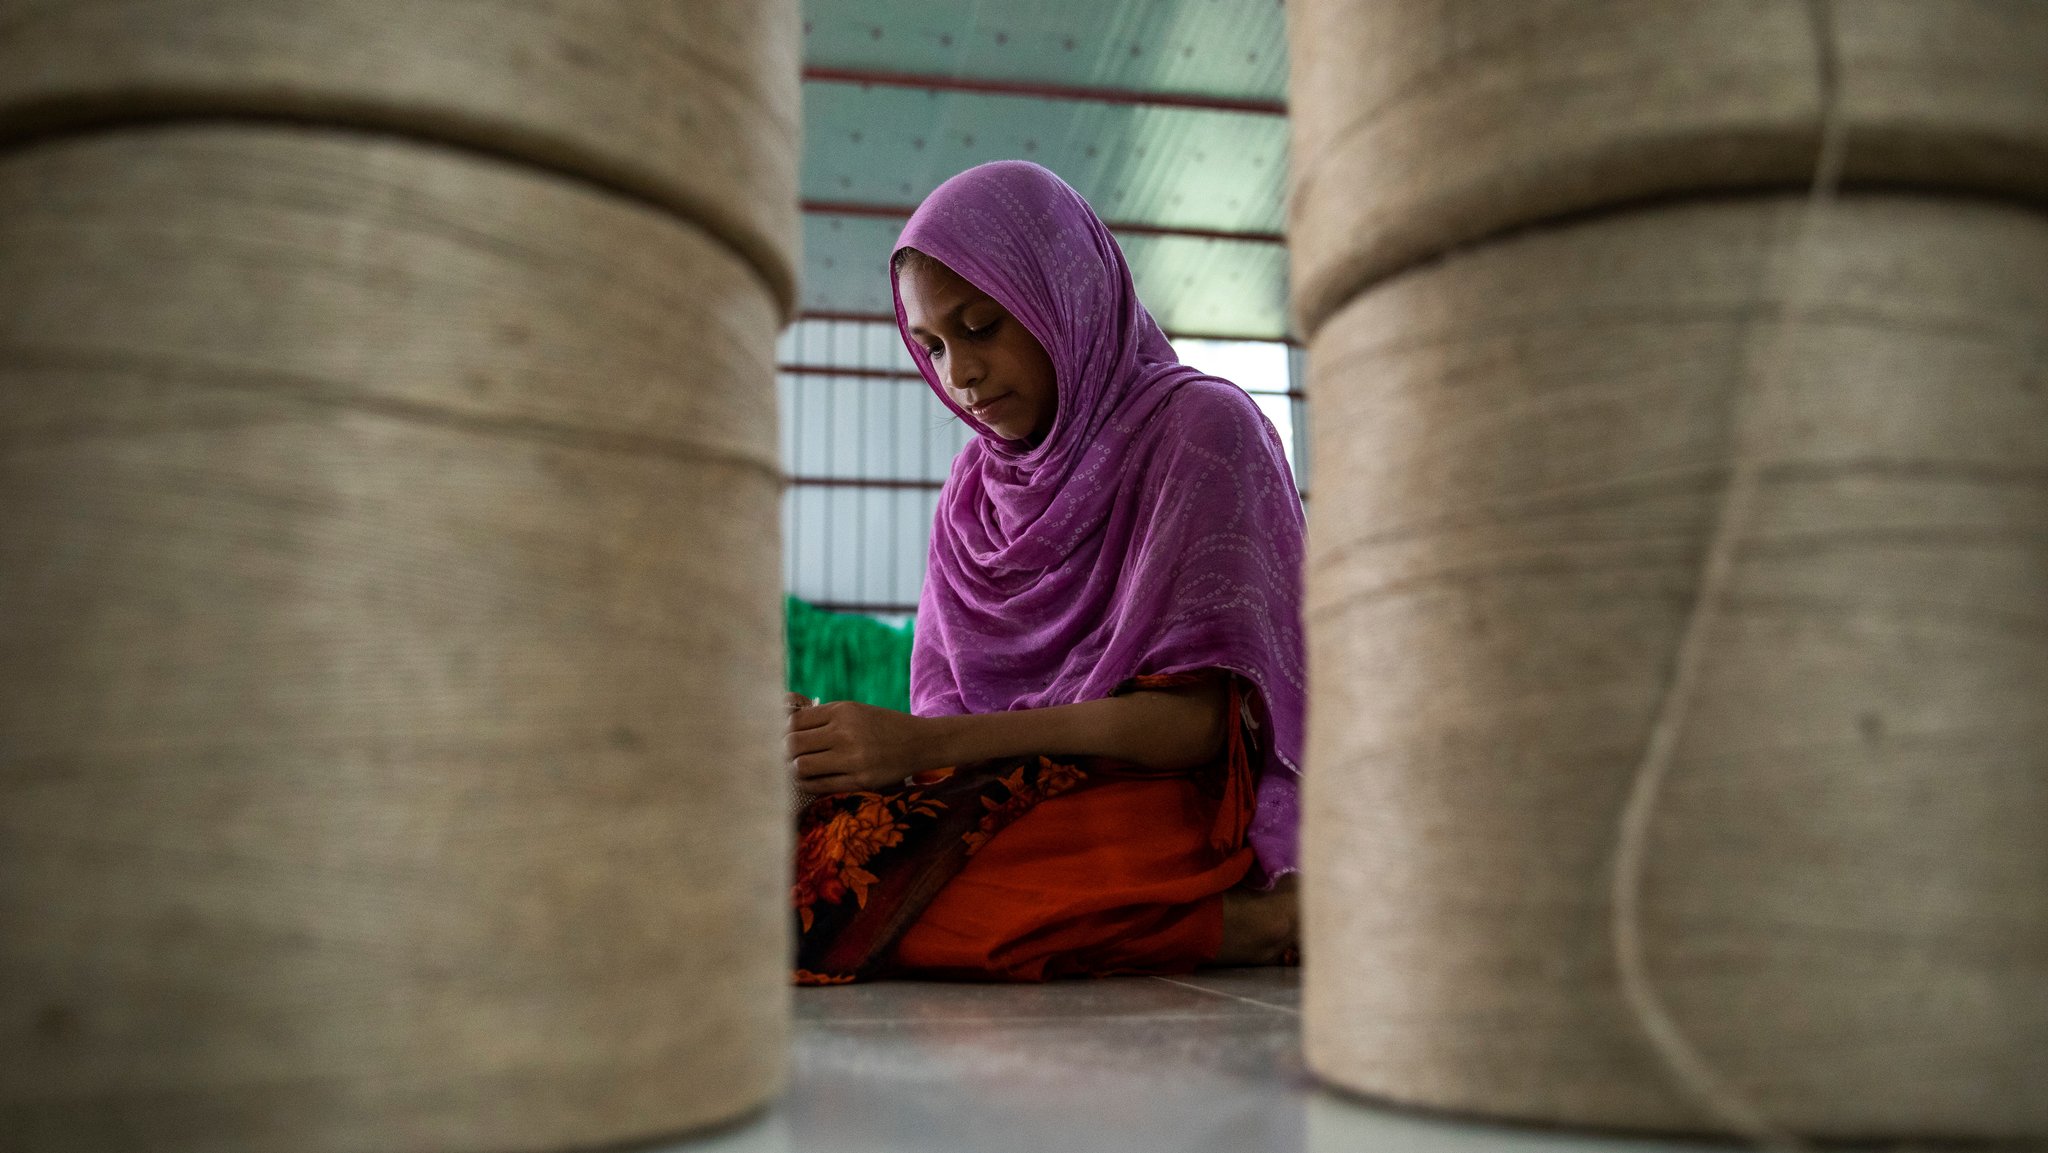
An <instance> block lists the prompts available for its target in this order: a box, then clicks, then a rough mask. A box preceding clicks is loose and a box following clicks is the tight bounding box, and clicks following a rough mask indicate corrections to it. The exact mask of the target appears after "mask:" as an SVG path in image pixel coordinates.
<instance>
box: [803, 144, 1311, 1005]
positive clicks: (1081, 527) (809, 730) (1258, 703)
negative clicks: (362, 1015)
mask: <svg viewBox="0 0 2048 1153" xmlns="http://www.w3.org/2000/svg"><path fill="white" fill-rule="evenodd" d="M891 273H892V276H893V279H894V283H895V294H896V315H897V324H898V327H899V328H900V329H901V331H902V334H903V338H904V340H905V342H906V343H907V344H908V346H909V348H910V352H911V356H912V359H913V360H915V361H916V363H917V364H918V366H919V369H920V370H921V371H922V372H923V374H924V377H925V380H926V382H927V383H929V384H930V386H931V388H932V391H933V392H935V393H936V394H938V396H939V398H940V399H941V400H942V401H944V402H945V403H946V405H947V406H948V407H949V408H951V409H952V410H953V411H954V412H955V413H957V414H959V416H960V418H961V419H962V420H964V421H966V422H967V423H968V425H969V426H970V427H971V428H973V430H974V431H975V432H976V433H977V434H978V435H977V437H976V438H975V439H974V440H972V441H970V442H969V443H968V445H967V446H966V447H965V448H964V449H962V450H961V452H960V454H959V456H958V457H957V458H955V460H954V461H953V466H952V471H951V473H950V475H949V476H948V478H947V480H946V485H945V488H944V490H943V491H942V492H941V494H940V497H939V508H938V515H937V517H936V518H935V521H934V524H933V529H932V540H931V552H930V564H929V569H928V573H927V576H926V579H925V585H924V592H923V596H922V599H921V601H920V603H919V606H918V616H917V632H916V638H915V645H914V648H913V651H912V656H911V701H912V712H911V713H899V712H894V711H892V710H888V709H880V708H874V707H871V706H867V705H861V704H855V703H851V702H832V703H826V704H819V705H813V706H807V705H805V703H804V702H801V701H800V700H799V701H793V702H792V705H791V709H792V711H791V715H790V726H789V738H788V752H789V756H790V758H791V760H792V762H793V764H794V767H795V773H796V779H797V785H798V788H799V789H801V790H802V791H803V792H805V793H807V794H810V795H812V797H813V798H814V799H813V800H812V801H811V803H809V804H808V805H807V806H806V807H805V808H804V809H803V810H802V814H801V816H800V817H799V819H798V832H799V837H798V847H797V877H796V885H795V888H794V892H793V901H794V904H795V909H796V915H797V922H798V929H799V949H798V958H797V966H798V971H797V979H798V980H799V981H800V982H804V983H837V982H842V981H850V980H855V979H860V978H866V977H875V976H920V977H954V978H971V979H996V980H1027V981H1035V980H1044V979H1047V978H1052V977H1070V976H1101V975H1109V974H1138V973H1173V972H1186V971H1188V970H1191V969H1193V968H1195V967H1196V966H1198V965H1204V964H1232V965H1247V964H1273V963H1281V962H1283V961H1288V960H1291V959H1292V957H1293V955H1294V948H1295V936H1296V929H1295V924H1296V918H1295V900H1294V892H1293V878H1292V874H1293V873H1294V872H1295V870H1296V864H1295V860H1296V824H1297V816H1296V812H1297V809H1296V789H1297V785H1298V784H1299V780H1300V770H1299V768H1298V766H1299V764H1300V749H1301V739H1302V726H1303V716H1302V709H1303V669H1302V663H1303V661H1302V639H1301V625H1300V603H1301V559H1302V514H1301V503H1300V500H1299V498H1298V496H1297V494H1296V492H1295V489H1294V484H1293V479H1292V477H1291V475H1290V474H1289V472H1288V468H1287V463H1286V459H1285V457H1284V455H1283V454H1282V451H1281V447H1280V439H1279V436H1278V434H1277V433H1275V432H1274V430H1273V426H1272V425H1271V423H1270V422H1268V421H1267V420H1266V418H1265V416H1264V414H1262V413H1261V412H1260V411H1259V409H1258V407H1257V406H1256V405H1255V404H1253V402H1252V400H1251V398H1250V397H1248V396H1246V395H1245V393H1244V392H1243V391H1242V390H1240V389H1239V388H1237V386H1235V385H1233V384H1231V383H1229V382H1227V381H1223V380H1219V379H1217V378H1215V377H1211V376H1206V375H1204V374H1202V373H1200V372H1198V371H1196V370H1195V369H1193V368H1190V367H1188V366H1186V365H1183V364H1181V363H1179V361H1177V360H1176V359H1175V357H1174V352H1173V348H1172V347H1171V346H1170V345H1169V344H1168V343H1167V341H1166V338H1165V337H1164V335H1163V334H1162V333H1161V332H1160V329H1159V327H1158V325H1157V324H1156V323H1154V321H1153V319H1152V316H1151V314H1150V313H1148V312H1147V311H1146V310H1145V308H1144V306H1143V305H1142V304H1140V303H1139V301H1138V297H1137V293H1136V291H1135V290H1134V288H1133V286H1132V281H1131V274H1130V270H1129V268H1128V266H1127V265H1126V264H1125V262H1124V257H1123V253H1122V252H1121V251H1120V250H1119V249H1118V247H1117V244H1116V241H1115V240H1114V239H1112V238H1111V236H1110V233H1109V230H1108V229H1107V228H1105V227H1104V226H1103V223H1102V221H1101V220H1100V219H1098V218H1097V217H1096V215H1095V213H1094V212H1093V211H1092V210H1091V209H1090V208H1089V207H1088V204H1087V202H1086V201H1084V200H1083V199H1082V198H1081V196H1080V194H1079V193H1077V192H1075V191H1074V190H1073V189H1072V188H1071V187H1069V186H1068V185H1067V184H1066V183H1065V182H1063V181H1061V180H1060V179H1059V177H1057V176H1055V175H1053V174H1052V173H1051V172H1049V171H1047V170H1046V169H1044V168H1041V167H1039V166H1037V165H1034V164H1027V163H1022V162H1013V161H1004V162H999V163H995V164H986V165H982V166H981V167H978V168H974V169H970V170H969V171H967V172H964V173H961V174H960V175H958V176H956V177H954V178H953V179H951V180H949V181H947V182H946V183H945V184H943V185H941V186H940V187H939V188H938V189H937V190H936V191H935V192H933V193H932V194H931V196H930V197H928V198H927V199H926V200H925V202H924V204H923V205H922V206H921V207H920V208H919V209H918V211H917V213H916V215H914V216H912V217H911V219H910V222H909V224H908V225H906V226H905V227H904V229H903V234H902V236H901V237H900V238H899V239H898V241H897V248H896V252H895V254H894V256H893V258H892V260H891Z"/></svg>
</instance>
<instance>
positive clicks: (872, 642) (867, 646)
mask: <svg viewBox="0 0 2048 1153" xmlns="http://www.w3.org/2000/svg"><path fill="white" fill-rule="evenodd" d="M786 607H787V612H786V614H785V616H786V619H787V622H788V632H787V636H788V650H787V651H788V654H789V656H788V661H789V667H788V678H789V688H790V691H791V692H797V693H802V694H803V695H805V696H807V697H812V698H815V699H817V700H821V701H860V702H862V703H864V704H870V705H880V706H881V707H883V708H885V709H897V710H900V711H902V712H909V711H910V633H911V622H907V621H906V622H905V623H904V625H903V627H901V628H892V627H891V626H889V625H885V624H883V623H882V622H881V621H878V620H875V619H874V618H873V617H863V616H853V615H850V614H847V613H833V612H826V611H825V610H823V609H820V608H814V607H812V606H811V605H808V604H806V603H804V602H803V601H800V600H798V599H796V598H795V597H789V598H787V602H786Z"/></svg>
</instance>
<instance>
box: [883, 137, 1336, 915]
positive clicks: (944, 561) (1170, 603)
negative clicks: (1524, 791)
mask: <svg viewBox="0 0 2048 1153" xmlns="http://www.w3.org/2000/svg"><path fill="white" fill-rule="evenodd" d="M896 246H897V248H898V249H902V248H916V249H918V250H920V251H921V252H923V253H925V254H926V255H928V256H931V257H933V258H935V259H937V260H938V261H940V262H941V263H943V264H945V265H946V266H947V267H948V268H951V269H952V270H953V271H954V272H956V273H958V274H959V275H961V276H962V277H964V278H966V279H967V280H968V281H969V282H971V283H972V284H973V285H974V286H975V287H977V288H979V289H981V290H982V291H983V292H986V293H988V294H989V295H990V296H991V297H993V298H995V300H996V302H997V303H998V304H1000V305H1002V306H1003V308H1004V309H1006V310H1007V311H1008V312H1009V313H1010V315H1011V316H1013V317H1015V318H1016V319H1017V320H1018V321H1019V322H1021V323H1022V324H1023V325H1024V327H1025V328H1026V329H1027V330H1029V331H1030V333H1031V335H1032V336H1034V337H1036V338H1037V339H1038V342H1039V344H1041V345H1043V346H1044V348H1045V351H1046V353H1047V355H1048V356H1049V357H1050V358H1051V359H1052V364H1053V369H1054V373H1055V384H1056V388H1057V390H1058V398H1059V399H1058V409H1057V414H1056V415H1055V417H1054V420H1053V426H1052V431H1051V432H1050V433H1049V434H1047V436H1046V438H1045V440H1044V441H1043V442H1042V443H1040V444H1039V445H1038V446H1036V447H1031V446H1029V445H1027V444H1025V443H1023V442H1021V441H1008V440H1004V439H1002V438H1000V437H998V436H997V435H996V434H995V433H993V432H991V431H990V430H989V429H987V428H986V427H984V426H982V425H981V424H980V423H979V422H978V421H976V420H974V419H973V418H972V417H970V416H968V415H967V413H965V412H964V411H962V410H961V409H960V408H959V407H958V406H956V405H954V404H953V402H952V400H951V399H950V398H949V397H948V396H947V395H946V390H945V389H944V388H942V387H941V386H940V384H939V382H938V379H937V377H936V376H935V375H934V373H933V371H932V367H931V363H930V360H929V358H928V357H927V356H926V354H925V351H924V348H923V347H922V346H921V345H919V344H918V342H916V341H914V340H912V339H911V337H910V333H909V324H908V322H907V321H906V320H905V319H904V316H903V300H902V296H901V294H900V292H899V293H898V294H897V298H896V324H897V328H898V330H899V331H901V332H902V334H903V341H904V343H905V345H907V346H908V347H909V349H910V355H911V359H912V360H914V361H915V362H916V363H917V365H918V368H919V370H920V371H922V372H923V374H924V378H925V382H926V383H927V384H929V385H930V386H931V389H932V391H933V392H934V393H936V394H937V395H938V397H939V399H940V401H942V402H943V403H945V404H946V405H947V407H949V408H951V409H952V410H953V411H954V412H955V413H956V414H958V415H959V417H960V419H961V420H964V421H966V422H967V424H968V426H969V427H971V428H973V429H974V430H975V431H976V432H977V433H979V434H980V435H979V436H978V437H977V438H976V439H975V440H972V441H970V442H968V444H967V446H966V447H965V448H963V449H961V450H960V455H959V456H957V457H955V458H954V460H953V468H952V472H951V474H950V475H949V476H948V477H947V478H946V485H945V488H944V490H943V491H942V492H941V493H940V495H939V508H938V515H937V516H936V517H935V518H934V522H933V525H932V540H931V556H930V564H929V568H928V572H927V575H926V577H925V584H924V593H923V596H922V598H921V600H920V601H919V604H918V613H917V632H916V638H915V641H914V645H913V648H912V650H911V658H910V696H911V708H912V711H913V712H916V713H918V714H919V715H923V716H941V715H949V714H957V713H988V712H1001V711H1004V710H1009V709H1029V708H1043V707H1046V706H1049V705H1063V704H1071V703H1074V702H1076V701H1086V700H1095V699H1098V698H1101V697H1106V696H1109V695H1110V694H1111V693H1112V692H1114V691H1115V690H1116V689H1117V687H1118V686H1120V685H1122V684H1123V683H1124V682H1126V681H1128V680H1129V679H1131V678H1132V677H1134V676H1137V675H1139V674H1145V673H1155V674H1156V673H1175V672H1188V671H1193V670H1197V669H1217V668H1221V669H1229V670H1232V671H1234V672H1236V673H1238V674H1240V675H1242V676H1243V677H1245V678H1246V679H1247V680H1249V681H1250V682H1251V684H1252V685H1253V686H1255V687H1256V689H1257V705H1256V716H1255V717H1254V723H1255V724H1256V725H1257V726H1258V731H1256V732H1255V733H1254V734H1253V736H1254V739H1255V741H1256V743H1257V746H1258V749H1259V752H1260V759H1261V761H1262V762H1263V763H1261V764H1258V765H1255V766H1254V768H1255V769H1256V770H1258V771H1259V772H1260V781H1259V790H1258V806H1257V812H1256V815H1255V816H1254V818H1253V821H1252V827H1251V832H1250V841H1251V845H1252V848H1253V850H1254V851H1255V852H1256V854H1257V857H1258V862H1259V870H1258V871H1259V872H1262V873H1263V877H1261V878H1260V879H1261V880H1263V881H1264V882H1265V883H1266V884H1269V885H1270V884H1271V882H1272V880H1274V879H1276V878H1278V877H1279V876H1281V875H1284V874H1286V873H1291V872H1294V871H1295V870H1296V859H1297V844H1296V842H1297V833H1296V829H1297V825H1298V823H1299V816H1298V801H1297V795H1298V794H1297V790H1298V786H1299V783H1300V779H1301V769H1300V765H1301V743H1302V729H1303V715H1302V714H1303V697H1304V677H1303V656H1302V629H1301V569H1302V513H1301V501H1300V497H1299V496H1298V495H1297V493H1296V492H1295V488H1294V481H1293V478H1292V476H1291V475H1290V474H1289V472H1288V469H1287V461H1286V457H1285V455H1284V454H1283V453H1282V451H1281V447H1280V437H1279V434H1277V433H1276V432H1275V431H1274V430H1273V425H1272V423H1271V422H1269V421H1268V420H1267V419H1266V417H1265V414H1264V413H1262V412H1260V411H1259V408H1258V406H1257V405H1256V404H1254V403H1253V402H1252V400H1251V398H1250V397H1249V396H1247V395H1245V393H1244V392H1243V390H1241V389H1239V388H1238V387H1237V386H1236V385H1234V384H1231V383H1230V382H1228V381H1225V380H1220V379H1218V378H1216V377H1213V376H1205V375H1204V374H1202V373H1200V372H1198V371H1196V370H1195V369H1193V368H1190V367H1188V366H1187V365H1184V364H1181V363H1180V362H1179V360H1177V359H1176V358H1175V356H1174V352H1173V346H1172V345H1170V344H1168V343H1167V341H1166V337H1165V335H1164V334H1163V333H1162V332H1161V331H1160V330H1159V326H1158V324H1156V323H1155V322H1154V321H1153V319H1152V314H1151V313H1149V312H1147V311H1146V310H1145V306H1144V305H1143V304H1141V303H1139V301H1138V294H1137V290H1136V289H1135V288H1134V287H1133V285H1132V282H1131V272H1130V269H1129V267H1128V266H1127V265H1126V264H1125V263H1124V257H1123V253H1122V251H1121V250H1119V249H1118V248H1117V244H1116V241H1115V240H1114V239H1113V238H1111V236H1110V234H1109V230H1108V228H1106V227H1104V226H1103V223H1102V221H1101V220H1100V219H1098V218H1097V217H1096V215H1095V213H1094V211H1093V210H1092V209H1090V208H1089V207H1088V202H1087V201H1085V200H1083V199H1082V198H1081V194H1080V193H1078V192H1075V191H1074V190H1073V189H1072V188H1071V187H1069V186H1068V185H1067V183H1066V182H1065V181H1063V180H1061V179H1060V178H1059V177H1058V176H1055V175H1053V174H1052V173H1051V172H1049V171H1047V170H1046V169H1044V168H1041V167H1039V166H1038V165H1036V164H1030V163H1026V162H1023V161H998V162H996V163H993V164H984V165H981V166H980V167H977V168H971V169H969V170H967V171H966V172H963V173H961V174H960V175H958V176H955V177H953V178H952V179H951V180H948V181H946V182H945V183H944V184H942V185H940V186H939V187H938V189H937V190H936V191H934V192H933V193H932V194H931V195H930V196H929V197H926V198H925V201H924V204H923V205H922V206H920V207H919V208H918V210H917V212H916V214H915V215H913V216H912V217H911V218H910V222H909V223H908V224H907V225H905V226H904V228H903V234H902V235H901V236H900V237H898V238H897V240H896ZM892 280H893V277H892Z"/></svg>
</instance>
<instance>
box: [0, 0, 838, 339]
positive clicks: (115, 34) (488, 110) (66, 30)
mask: <svg viewBox="0 0 2048 1153" xmlns="http://www.w3.org/2000/svg"><path fill="white" fill-rule="evenodd" d="M798 21H799V16H798V9H797V5H795V4H794V3H788V2H784V0H776V2H770V3H749V2H746V0H717V2H703V0H691V2H689V3H677V2H675V0H432V2H431V3H420V2H419V0H347V2H346V3H335V2H334V0H92V2H91V3H57V4H53V3H49V2H48V0H0V141H4V140H6V139H9V138H20V137H24V136H32V135H38V134H46V133H50V132H60V131H70V130H77V129H80V128H84V127H89V126H94V125H102V124H109V123H122V122H129V121H135V120H148V119H162V118H170V117H192V116H227V117H258V118H270V119H285V120H295V121H303V122H311V123H320V124H338V125H353V126H357V127H362V128H371V129H379V130H389V131H393V132H396V133H398V134H401V135H404V136H406V137H408V138H411V139H415V140H425V139H433V140H438V141H441V142H443V143H446V144H449V145H454V146H460V147H464V148H473V149H478V150H481V151H485V152H492V153H499V154H503V155H507V156H510V157H513V158H516V159H518V160H519V161H520V162H522V163H527V164H534V165H542V166H549V167H558V168H562V169H565V170H568V171H573V172H575V173H577V174H578V175H579V176H581V177H582V178H584V179H586V180H592V181H599V182H602V183H605V184H607V185H609V186H612V187H614V188H615V189H618V190H620V191H623V192H625V193H628V194H630V195H633V196H639V197H644V198H646V199H648V200H650V201H653V202H654V203H656V204H660V205H664V206H666V207H669V208H671V209H673V210H675V211H677V212H679V213H681V214H682V215H684V216H686V217H688V218H689V219H691V220H693V221H695V222H696V223H697V224H698V226H699V227H702V228H705V229H707V230H709V231H711V232H712V233H714V234H716V235H717V236H719V238H720V239H722V240H723V241H724V242H725V243H727V244H730V245H732V246H733V247H735V248H737V249H738V250H739V251H740V252H741V253H743V254H744V255H746V256H747V258H748V259H749V260H750V261H751V262H752V263H753V265H754V266H755V268H756V269H757V271H758V272H759V274H760V275H762V276H764V277H766V278H768V280H769V282H770V284H771V286H772V287H773V290H774V292H775V294H776V296H777V299H778V300H779V301H780V302H781V304H782V305H783V307H784V308H785V309H787V308H789V307H791V305H792V301H793V299H794V296H795V289H794V284H795V274H794V264H793V256H794V253H795V250H796V246H797V224H798V217H797V214H796V212H795V211H794V206H793V204H792V203H789V201H791V200H792V198H793V196H794V193H793V192H790V191H789V190H793V189H794V188H795V187H796V162H797V152H798V136H799V133H800V126H799V123H798V117H799V113H800V108H799V101H800V95H799V90H798V85H797V83H796V81H795V79H794V78H795V77H796V76H797V73H798V67H799V54H800V52H801V48H802V37H801V35H800V30H799V28H798V27H797V24H798Z"/></svg>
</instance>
